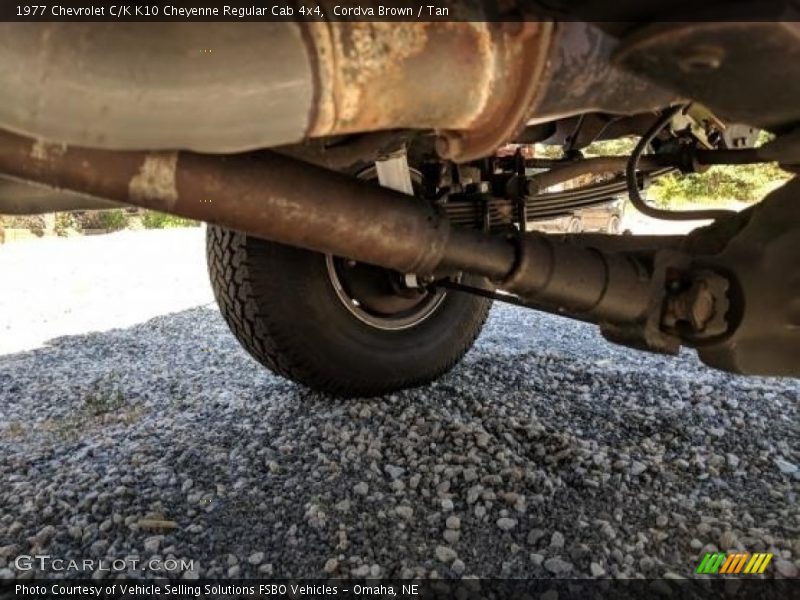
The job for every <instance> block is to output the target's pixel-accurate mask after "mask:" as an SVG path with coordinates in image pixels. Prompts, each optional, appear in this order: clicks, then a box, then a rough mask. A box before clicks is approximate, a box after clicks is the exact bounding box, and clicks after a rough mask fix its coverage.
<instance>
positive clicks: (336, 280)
mask: <svg viewBox="0 0 800 600" xmlns="http://www.w3.org/2000/svg"><path fill="white" fill-rule="evenodd" d="M377 176H378V175H377V170H376V169H375V167H374V166H370V167H367V168H366V169H364V170H363V171H361V172H360V173H359V174H358V175H357V177H358V178H359V179H363V180H366V181H369V180H375V179H377ZM411 179H412V183H413V184H414V188H415V190H418V188H419V186H420V184H421V183H422V174H421V173H420V172H419V171H418V170H416V169H411ZM325 265H326V267H327V269H328V276H329V277H330V280H331V284H332V285H333V289H334V290H335V291H336V296H337V297H338V298H339V301H340V302H341V303H342V304H343V305H344V307H345V308H346V309H347V310H348V311H349V312H350V313H351V314H352V315H353V316H354V317H356V318H357V319H358V320H359V321H361V322H363V323H366V324H367V325H369V326H371V327H374V328H376V329H384V330H391V331H394V330H400V329H409V328H411V327H415V326H416V325H419V324H420V323H422V322H423V321H424V320H425V319H427V318H428V317H430V316H431V315H432V314H433V313H434V312H436V309H437V308H439V306H440V305H441V303H442V301H444V298H445V295H446V291H444V290H439V291H437V292H429V291H427V290H421V289H415V288H409V287H407V286H406V285H404V281H403V275H402V274H400V273H398V272H396V271H392V270H390V269H384V268H381V267H375V266H372V265H367V264H364V263H356V262H355V261H349V260H346V259H343V258H339V257H336V256H332V255H330V254H326V255H325Z"/></svg>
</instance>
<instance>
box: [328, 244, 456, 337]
mask: <svg viewBox="0 0 800 600" xmlns="http://www.w3.org/2000/svg"><path fill="white" fill-rule="evenodd" d="M325 263H326V266H327V269H328V275H329V276H330V279H331V283H332V284H333V288H334V290H335V291H336V295H337V296H338V298H339V300H340V301H341V302H342V304H343V305H344V306H345V307H346V308H347V310H348V311H350V312H351V313H352V314H353V315H354V316H355V317H356V318H358V319H359V320H360V321H362V322H364V323H366V324H368V325H370V326H372V327H376V328H378V329H406V328H409V327H413V326H415V325H418V324H419V323H421V322H422V321H424V320H425V319H427V318H428V317H429V316H431V315H432V314H433V313H434V312H435V311H436V309H437V308H438V307H439V305H440V304H441V302H442V300H444V296H445V292H444V291H436V292H430V291H428V290H424V289H419V288H410V287H407V286H406V285H405V283H404V278H403V276H402V275H401V274H400V273H397V272H395V271H390V270H389V269H384V268H381V267H375V266H373V265H368V264H364V263H357V262H355V261H351V260H347V259H344V258H338V257H334V256H331V255H326V257H325Z"/></svg>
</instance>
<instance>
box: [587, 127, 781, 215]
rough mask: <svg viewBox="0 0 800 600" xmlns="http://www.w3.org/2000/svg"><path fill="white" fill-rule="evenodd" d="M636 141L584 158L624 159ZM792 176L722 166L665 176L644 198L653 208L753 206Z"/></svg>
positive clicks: (600, 146)
mask: <svg viewBox="0 0 800 600" xmlns="http://www.w3.org/2000/svg"><path fill="white" fill-rule="evenodd" d="M769 139H770V138H769V134H767V133H766V132H762V133H761V136H760V137H759V139H758V142H757V144H756V145H761V144H764V143H766V142H768V141H769ZM637 142H638V138H623V139H620V140H612V141H608V142H598V143H595V144H592V145H591V146H589V147H588V148H587V149H586V152H585V154H586V155H587V156H590V155H591V156H594V155H601V154H605V155H609V154H611V155H626V154H630V153H631V152H632V151H633V148H634V146H636V143H637ZM790 177H791V175H790V174H789V173H787V172H786V171H784V170H783V169H781V168H779V167H778V165H777V164H775V163H771V164H763V165H735V166H729V165H722V166H715V167H711V168H709V169H708V170H707V171H705V172H704V173H696V174H691V175H683V174H680V173H677V174H672V175H665V176H663V177H659V178H658V179H656V180H655V181H653V182H652V183H651V184H650V186H649V187H648V189H647V197H648V198H651V199H653V200H655V202H656V204H657V205H659V206H662V207H667V208H677V207H679V206H686V205H690V204H706V205H708V204H720V203H728V202H732V201H736V202H745V203H753V202H758V201H759V200H761V199H762V198H763V197H764V196H765V195H766V194H768V193H769V192H770V191H772V190H773V189H775V188H776V187H778V186H779V185H780V184H781V183H783V182H784V181H785V180H787V179H789V178H790Z"/></svg>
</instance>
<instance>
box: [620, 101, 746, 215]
mask: <svg viewBox="0 0 800 600" xmlns="http://www.w3.org/2000/svg"><path fill="white" fill-rule="evenodd" d="M687 106H688V104H679V105H677V106H673V107H672V108H669V109H667V110H666V111H664V113H663V114H662V115H661V116H660V117H659V118H658V119H657V120H656V122H655V123H653V125H652V126H651V127H650V129H648V130H647V132H646V133H645V134H644V135H643V136H642V138H641V139H640V140H639V143H638V144H636V148H634V150H633V153H632V154H631V156H630V158H629V159H628V165H627V167H626V169H625V180H626V182H627V185H628V197H629V198H630V201H631V204H633V206H634V208H636V210H638V211H639V212H640V213H642V214H643V215H645V216H648V217H651V218H653V219H661V220H664V221H700V220H705V219H721V218H723V217H729V216H731V215H735V214H737V213H736V212H735V211H730V210H719V209H710V210H663V209H660V208H655V207H654V206H650V205H649V204H647V202H645V200H644V198H642V196H641V194H640V193H639V182H638V180H637V177H636V170H637V168H638V167H639V159H640V158H641V156H642V154H643V153H644V150H645V148H647V146H648V145H649V144H650V143H651V142H652V141H653V140H654V139H655V137H656V136H657V135H658V134H659V133H660V132H661V130H662V129H664V127H666V126H667V125H668V124H669V122H670V121H671V120H672V117H674V116H675V115H676V114H678V113H679V112H680V111H682V110H683V109H684V108H686V107H687Z"/></svg>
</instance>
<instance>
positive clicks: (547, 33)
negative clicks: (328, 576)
mask: <svg viewBox="0 0 800 600" xmlns="http://www.w3.org/2000/svg"><path fill="white" fill-rule="evenodd" d="M462 4H463V6H464V7H465V8H463V9H462V10H465V11H467V10H472V11H476V12H478V13H479V12H480V11H481V10H483V9H482V4H481V3H479V2H474V3H473V2H464V3H462ZM459 6H461V4H460V5H459ZM470 14H472V13H470ZM544 16H548V15H547V14H544V13H543V17H544ZM486 17H487V19H486V20H483V21H481V20H473V21H463V22H447V23H444V22H431V23H407V22H394V23H389V22H387V23H381V22H349V23H344V22H329V23H289V22H281V23H239V24H232V23H191V24H184V23H159V24H138V23H127V24H112V23H91V24H88V23H47V24H38V23H37V24H33V23H26V24H13V25H12V24H8V23H6V24H3V25H2V26H0V28H2V35H1V36H0V81H2V82H3V83H4V85H3V87H2V89H0V129H1V130H0V174H2V175H3V176H5V177H6V178H7V179H5V180H3V182H2V183H0V214H2V213H26V214H27V213H37V212H51V211H54V210H78V209H103V208H110V207H114V206H118V205H119V203H122V204H126V205H134V206H139V207H144V208H149V209H155V210H159V211H164V212H168V213H172V214H176V215H180V216H184V217H189V218H193V219H198V220H202V221H206V222H208V223H209V224H211V225H210V234H209V235H210V242H209V244H210V245H209V256H210V264H212V263H214V260H217V259H218V260H217V263H216V264H217V266H212V279H214V278H215V277H216V278H217V279H218V280H219V285H218V286H216V287H215V291H217V297H218V300H220V304H221V306H222V307H223V308H224V307H225V306H228V307H229V311H228V312H229V314H230V317H229V323H230V324H231V327H232V329H234V332H235V333H237V337H239V338H240V340H241V339H242V337H246V336H248V335H253V334H248V333H247V331H248V329H249V328H250V325H248V323H246V322H245V321H243V320H237V319H239V316H237V315H238V312H239V309H238V308H237V306H238V305H237V304H236V302H235V301H234V298H233V296H234V295H235V294H233V293H231V294H230V295H229V296H228V295H227V294H228V293H227V291H226V289H227V288H226V285H227V283H229V282H230V278H231V277H233V275H230V273H229V274H228V275H225V273H226V268H228V269H229V268H233V269H234V270H235V268H237V267H236V265H237V264H238V265H239V267H241V268H245V267H246V266H247V265H248V264H249V265H251V266H250V267H248V268H250V271H247V273H249V274H250V275H252V272H253V271H254V269H253V268H252V264H251V263H252V259H251V258H247V259H245V260H244V261H240V262H239V263H236V256H238V255H237V254H236V253H237V252H238V253H242V252H249V253H250V254H248V255H247V256H248V257H252V256H261V255H264V254H265V253H268V252H272V253H273V254H275V253H281V252H283V250H280V251H278V250H275V251H274V252H273V250H272V249H269V248H272V247H271V246H270V247H269V248H267V246H265V245H263V244H262V242H260V241H259V240H267V241H269V242H274V243H278V244H280V245H283V246H289V247H294V248H299V249H303V250H308V251H313V253H316V254H315V255H319V256H324V257H325V259H324V261H322V262H320V263H319V269H324V270H327V275H328V276H329V277H330V281H329V283H330V282H332V283H333V286H332V288H331V289H333V290H334V292H335V293H336V295H337V296H338V297H339V298H340V299H341V300H342V303H343V305H345V306H346V308H347V311H348V314H349V315H350V316H351V317H353V318H354V319H356V320H358V321H359V323H360V324H362V325H365V326H368V327H372V328H373V329H375V330H380V331H383V332H389V333H386V335H399V334H398V333H397V332H399V331H401V330H402V331H405V330H407V329H409V328H412V327H417V326H420V327H421V325H420V324H421V323H423V321H425V320H426V319H427V320H430V315H432V314H434V313H435V312H436V311H442V310H444V309H443V308H441V307H442V306H445V305H447V301H445V300H443V298H445V297H446V296H452V295H471V296H473V297H475V298H479V299H486V298H489V299H492V300H500V301H505V302H512V303H515V304H519V305H522V306H526V307H529V308H532V309H536V310H542V311H548V312H552V313H556V314H560V315H564V316H567V317H572V318H575V319H581V320H584V321H587V322H592V323H596V324H597V325H599V327H600V328H601V330H602V332H603V334H604V335H605V336H606V337H607V338H608V339H610V340H612V341H614V342H618V343H621V344H625V345H628V346H631V347H635V348H639V349H643V350H650V351H656V352H665V353H676V352H677V351H678V350H679V348H680V347H681V346H682V345H684V346H689V347H693V348H696V349H697V352H698V355H699V357H700V359H701V360H702V361H703V362H705V363H706V364H708V365H711V366H713V367H716V368H719V369H724V370H727V371H730V372H734V373H744V374H752V375H779V376H798V375H800V358H798V357H800V259H799V258H798V254H797V250H796V249H797V247H798V245H800V210H798V209H797V207H796V202H797V198H796V197H797V196H798V195H800V184H798V182H797V181H794V180H792V181H789V182H788V183H786V184H785V185H783V186H782V187H781V188H780V189H778V190H776V191H775V192H773V193H771V194H770V195H769V196H768V197H767V198H766V199H765V200H763V201H762V202H760V203H758V204H756V205H754V206H752V207H750V208H748V209H746V210H744V211H742V212H739V213H735V212H729V211H725V210H716V209H714V210H699V211H697V210H695V211H680V212H678V211H667V210H663V209H660V208H656V207H654V206H651V205H650V204H648V202H647V200H646V199H645V198H643V193H642V189H643V188H644V187H645V186H646V184H647V183H648V181H650V180H651V179H653V178H656V177H659V176H662V175H664V174H667V173H676V172H680V173H696V172H702V171H703V170H705V169H707V168H708V167H709V166H711V165H719V164H749V163H767V162H777V163H779V164H780V165H781V166H782V167H783V168H784V169H786V170H788V171H790V172H791V171H792V170H794V169H796V168H797V165H798V164H800V137H798V130H797V129H796V127H797V124H798V123H800V101H798V100H800V78H797V77H794V76H793V75H794V74H793V71H794V70H796V68H797V67H796V65H800V61H798V58H800V25H798V23H796V22H792V21H791V20H790V19H783V20H781V18H780V15H778V16H776V17H775V18H774V19H772V20H764V19H762V20H752V21H748V20H745V19H742V20H736V21H734V20H730V21H692V22H678V21H665V22H656V21H653V22H650V23H647V22H643V21H640V22H635V23H634V22H626V23H624V24H622V23H621V21H622V20H620V23H610V22H609V23H602V22H599V23H597V22H596V23H593V24H592V23H588V22H584V21H570V20H561V21H557V20H550V19H545V18H540V19H535V18H533V16H529V18H527V19H524V18H517V19H512V20H508V21H503V20H501V19H498V18H496V17H497V15H488V14H487V15H486ZM489 17H492V18H493V19H494V20H492V19H490V18H489ZM206 48H208V49H212V50H213V51H211V52H206V51H204V50H205V49H206ZM198 65H201V66H202V68H198ZM776 65H781V66H780V68H778V67H777V66H776ZM759 130H766V131H768V132H769V133H770V134H772V136H773V138H772V141H770V142H769V143H767V144H765V145H762V146H760V147H756V146H755V145H754V142H755V139H756V135H757V134H758V132H759ZM624 136H637V137H639V138H640V141H639V143H638V144H637V146H636V148H635V150H634V151H633V152H632V153H631V154H630V155H627V156H607V157H592V158H587V157H585V156H584V153H583V151H584V150H585V149H586V148H587V147H588V146H589V145H590V144H592V143H593V142H596V141H599V140H609V139H617V138H620V137H624ZM506 144H546V145H552V146H558V147H560V148H561V149H562V153H561V157H560V158H555V159H552V158H536V157H534V158H530V157H526V156H525V155H524V154H523V153H522V152H516V153H513V154H511V155H498V154H497V150H498V149H499V148H500V147H501V146H504V145H506ZM586 175H591V176H592V177H593V180H592V182H591V183H589V184H587V185H580V186H577V187H570V188H567V189H561V190H554V186H558V185H559V184H562V183H565V182H569V181H574V180H575V179H577V178H580V177H582V176H586ZM31 184H34V185H37V186H45V187H39V188H38V189H37V191H31V190H32V189H33V188H30V187H25V186H30V185H31ZM623 193H626V194H628V195H629V197H630V201H631V203H632V204H633V206H634V207H635V208H636V209H638V210H639V211H640V212H641V213H643V214H645V215H647V216H651V217H654V218H659V219H670V220H711V224H710V225H707V226H704V227H700V228H698V229H696V230H694V231H692V232H691V233H690V234H689V235H685V236H675V235H670V236H636V235H633V236H615V235H606V234H598V233H592V234H588V233H576V234H569V235H548V234H543V233H541V232H536V231H529V229H530V228H529V223H530V222H531V221H534V220H536V219H547V218H555V217H559V216H562V215H565V214H570V212H571V211H574V210H576V209H580V208H583V207H590V206H596V205H600V204H603V203H607V202H608V199H609V198H610V197H613V196H615V195H619V194H623ZM212 225H213V227H212ZM232 232H236V234H234V233H232ZM236 236H240V237H236ZM271 256H272V254H271ZM281 256H283V255H281ZM286 256H288V255H286ZM214 257H216V258H214ZM212 259H213V260H212ZM271 260H272V259H271ZM274 260H277V258H276V259H274ZM281 260H282V261H284V262H283V263H281V264H287V263H286V262H285V261H296V262H298V264H299V261H300V259H299V258H298V257H297V256H294V255H292V257H290V258H285V257H284V258H281ZM248 261H250V262H248ZM298 268H299V267H295V271H292V273H294V272H296V270H297V269H298ZM303 268H305V267H303ZM314 268H315V269H316V268H317V267H314ZM215 269H216V270H215ZM300 270H301V271H302V268H300ZM275 275H276V274H275V272H274V271H273V272H271V276H272V278H273V285H276V286H287V287H289V286H292V285H297V286H302V285H305V284H304V283H302V282H295V283H294V284H293V280H292V277H293V276H292V275H291V274H289V275H287V276H286V281H281V282H274V279H275ZM247 276H249V275H242V277H244V278H247ZM298 277H299V276H298ZM253 281H254V282H255V279H253ZM259 281H261V280H259ZM262 285H266V284H265V283H263V282H261V283H258V282H256V283H252V289H253V290H256V291H258V290H260V289H261V288H260V286H262ZM237 289H238V288H237ZM237 293H238V292H237ZM258 293H259V294H262V296H263V293H262V291H258ZM273 293H274V292H273ZM242 294H243V298H244V296H247V298H245V299H244V300H242V302H243V303H242V307H243V308H242V311H241V312H242V314H245V313H248V311H250V313H252V314H262V313H264V312H269V311H270V310H275V311H280V310H281V308H280V307H276V306H273V305H270V307H267V306H266V305H265V304H260V300H258V301H256V300H253V298H255V296H256V295H257V294H256V292H252V293H250V292H248V293H247V294H244V292H242ZM251 300H252V301H253V302H255V304H253V305H252V306H250V305H248V304H247V303H248V302H250V301H251ZM256 305H257V306H256ZM248 306H250V308H248ZM254 306H255V308H254ZM482 306H483V305H482ZM448 310H450V309H448ZM453 310H455V309H453ZM464 310H467V309H464ZM470 310H478V309H475V308H474V307H473V309H470ZM481 310H483V309H481ZM223 312H225V310H224V311H223ZM312 312H313V311H312ZM250 313H248V314H250ZM252 314H251V317H252ZM465 314H466V313H465ZM469 314H473V313H472V312H470V313H469ZM226 318H228V316H227V315H226ZM482 318H485V314H484V315H483V317H482ZM482 318H481V319H478V318H477V317H476V318H475V320H476V323H477V321H480V323H482ZM480 323H478V324H477V327H478V329H479V326H480ZM320 325H321V323H320V322H318V323H317V324H316V325H315V327H317V329H318V328H319V327H320ZM259 326H260V325H259ZM265 327H266V326H265ZM275 327H279V325H275ZM442 327H444V325H443V326H442ZM452 327H453V324H451V326H450V329H452ZM267 330H269V331H270V332H274V328H273V329H269V327H267ZM442 331H444V329H442ZM476 331H477V330H476ZM283 335H284V334H281V335H278V336H277V337H278V338H281V343H277V342H276V341H275V340H276V339H277V338H276V335H275V334H274V333H270V334H269V335H267V334H266V333H265V334H264V335H263V336H262V337H263V338H264V339H267V338H269V340H271V341H270V342H269V343H262V342H263V340H262V339H260V338H259V340H256V341H252V340H251V341H250V342H248V341H243V343H244V344H245V346H246V347H248V349H250V350H251V353H253V354H254V355H255V356H256V357H257V358H259V360H261V361H262V362H264V363H265V364H267V365H268V366H270V367H271V368H273V370H276V371H277V372H280V373H283V374H288V375H289V376H290V377H294V378H295V379H298V380H300V381H303V382H304V383H308V384H309V385H312V386H315V387H318V388H321V389H326V390H328V391H332V392H335V393H343V394H351V393H378V392H382V391H388V390H390V389H396V388H399V387H404V386H405V385H409V384H413V383H419V382H420V381H422V380H425V379H430V378H431V377H433V376H435V375H437V374H439V373H441V372H443V370H445V368H449V366H452V363H453V362H454V360H457V358H458V357H460V355H459V356H457V357H450V358H448V360H446V361H444V362H443V364H442V366H441V368H438V367H437V368H436V369H434V370H433V371H435V372H433V371H432V372H431V373H430V374H429V376H426V377H423V378H417V377H415V376H413V375H408V373H406V375H403V376H402V377H400V376H398V378H397V379H396V380H393V379H392V373H393V372H394V369H395V365H394V363H389V362H387V363H386V365H383V366H382V367H380V368H378V367H377V366H376V367H375V369H376V372H380V371H381V369H382V368H383V367H385V372H382V374H381V375H380V378H382V379H381V380H384V379H385V380H386V381H387V382H388V383H386V385H380V384H378V383H375V381H373V382H372V383H365V384H364V385H363V386H355V387H350V386H348V385H346V383H342V382H333V379H335V377H334V376H333V375H331V374H330V373H327V374H326V375H324V376H323V375H321V374H319V373H316V374H315V375H313V376H308V375H303V374H302V373H301V374H300V375H296V372H297V371H298V369H296V368H293V367H287V366H285V365H283V363H282V361H281V359H280V357H279V355H281V354H287V353H288V354H292V352H295V353H298V352H300V350H298V349H295V350H292V351H286V344H290V342H285V340H283V338H282V337H281V336H283ZM287 335H288V334H287ZM309 335H311V334H309ZM381 335H383V334H381ZM428 335H434V334H433V333H429V334H428ZM438 335H440V336H441V335H442V334H441V332H440V333H439V334H438ZM475 335H477V333H475ZM468 338H469V339H468ZM473 339H474V335H472V336H471V337H470V335H467V334H464V336H463V339H460V340H459V341H458V343H455V342H452V343H453V344H455V345H457V346H458V352H460V353H462V354H463V351H466V348H468V346H469V344H470V343H471V341H472V340H473ZM273 342H274V343H273ZM284 342H285V343H284ZM282 343H283V346H282V345H281V344H282ZM404 343H405V342H404ZM409 343H410V342H409ZM251 346H252V347H251ZM266 346H269V348H267V349H265V347H266ZM410 348H411V349H406V350H402V349H400V348H399V349H398V353H402V352H413V351H414V350H413V345H412V346H411V347H410ZM372 351H374V348H372ZM328 352H329V353H333V354H335V352H336V350H335V347H333V346H332V347H330V348H329V349H328ZM421 352H422V351H421ZM432 352H433V351H432ZM303 360H304V359H303ZM303 360H301V359H298V361H297V364H300V363H303ZM322 360H323V359H320V361H322ZM365 360H366V359H365ZM387 360H388V359H387ZM351 362H358V361H356V360H355V359H353V360H352V361H351ZM445 363H446V365H445ZM303 364H305V363H303ZM360 365H361V366H360V367H359V366H358V365H356V366H354V367H353V369H357V368H361V369H364V368H367V369H368V368H369V365H366V366H365V365H364V364H363V362H362V363H360ZM403 368H406V367H403ZM407 369H408V372H409V373H411V372H412V371H413V370H414V367H413V366H408V367H407ZM401 370H402V369H401ZM376 381H377V379H376Z"/></svg>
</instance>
